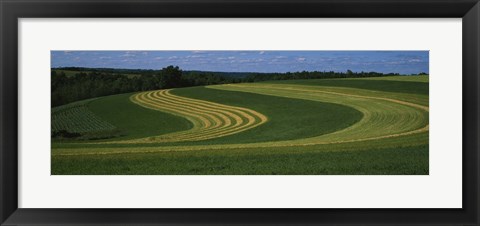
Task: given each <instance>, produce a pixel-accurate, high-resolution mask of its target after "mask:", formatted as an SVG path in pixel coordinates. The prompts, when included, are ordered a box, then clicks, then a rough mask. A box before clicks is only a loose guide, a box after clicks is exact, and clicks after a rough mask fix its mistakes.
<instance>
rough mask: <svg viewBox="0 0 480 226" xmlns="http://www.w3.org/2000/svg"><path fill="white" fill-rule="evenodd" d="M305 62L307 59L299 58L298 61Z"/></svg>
mask: <svg viewBox="0 0 480 226" xmlns="http://www.w3.org/2000/svg"><path fill="white" fill-rule="evenodd" d="M305 60H306V58H305V57H299V58H297V61H300V62H303V61H305Z"/></svg>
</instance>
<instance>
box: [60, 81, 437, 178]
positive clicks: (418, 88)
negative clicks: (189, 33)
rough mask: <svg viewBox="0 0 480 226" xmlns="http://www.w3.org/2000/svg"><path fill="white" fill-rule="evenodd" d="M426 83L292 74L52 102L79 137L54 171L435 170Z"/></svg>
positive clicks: (63, 147) (65, 146)
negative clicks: (59, 103) (275, 78)
mask: <svg viewBox="0 0 480 226" xmlns="http://www.w3.org/2000/svg"><path fill="white" fill-rule="evenodd" d="M428 87H429V85H428V76H394V77H381V78H361V79H357V78H355V79H319V80H288V81H274V82H261V83H239V84H225V85H213V86H206V87H190V88H179V89H172V90H155V91H147V92H140V93H130V94H121V95H113V96H107V97H101V98H96V99H90V100H86V101H81V102H75V103H72V104H69V105H64V106H60V107H57V108H53V109H52V131H55V130H59V129H62V130H66V131H68V132H75V133H79V134H81V136H78V137H75V138H70V139H66V138H59V139H53V140H52V174H59V175H62V174H67V175H68V174H200V175H205V174H229V175H249V174H268V175H270V174H276V175H286V174H296V175H309V174H314V175H324V174H337V175H345V174H347V175H356V174H428V173H429V162H428V159H429V154H428V153H429V152H428V131H429V123H428V122H429V107H428V104H429V98H428V92H429V89H428ZM60 125H61V126H60ZM81 129H84V130H85V129H86V130H85V131H84V130H81Z"/></svg>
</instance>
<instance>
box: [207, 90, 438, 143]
mask: <svg viewBox="0 0 480 226" xmlns="http://www.w3.org/2000/svg"><path fill="white" fill-rule="evenodd" d="M209 88H214V89H221V90H233V91H242V92H254V93H258V94H265V95H273V96H282V97H289V98H299V99H307V100H314V101H325V102H332V103H338V104H343V105H347V106H351V107H353V108H356V109H357V110H359V111H360V112H362V113H363V114H364V117H363V118H362V120H360V122H358V123H356V124H354V125H353V126H351V127H348V128H346V129H344V130H340V131H336V132H333V133H331V134H325V135H322V136H320V137H321V138H320V137H318V138H311V139H313V140H314V141H313V143H315V144H318V143H319V142H320V141H321V140H324V142H320V143H335V142H345V141H358V140H365V139H381V138H385V137H389V136H392V135H395V136H399V135H404V134H410V133H420V132H423V131H428V107H426V106H422V105H418V104H413V103H409V102H405V101H399V100H395V99H389V98H383V97H374V96H361V95H356V94H354V93H340V92H328V91H327V92H326V91H322V90H321V88H319V87H318V86H317V87H311V86H304V85H277V84H248V85H241V84H229V85H221V86H209ZM330 88H331V87H330ZM339 96H341V97H340V98H339ZM303 141H305V142H306V143H310V142H307V140H303Z"/></svg>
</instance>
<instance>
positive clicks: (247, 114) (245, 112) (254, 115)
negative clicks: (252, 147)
mask: <svg viewBox="0 0 480 226" xmlns="http://www.w3.org/2000/svg"><path fill="white" fill-rule="evenodd" d="M166 95H167V96H168V97H169V98H172V99H174V101H175V102H180V103H183V104H186V105H191V103H193V105H192V106H193V107H195V108H200V107H202V108H209V107H210V108H211V109H225V108H223V107H222V106H223V105H220V104H215V103H213V104H209V103H212V102H206V101H200V100H197V101H190V102H191V103H189V102H187V101H184V100H185V99H186V100H188V99H189V98H184V97H179V96H176V95H172V94H170V93H169V92H167V93H166ZM212 107H214V108H212ZM225 110H226V111H224V112H225V113H226V114H229V115H232V113H233V115H234V116H237V114H238V115H240V116H241V117H242V118H244V119H246V121H245V122H246V123H245V124H242V123H239V124H238V126H237V127H236V128H234V129H230V128H223V129H219V130H218V132H219V131H225V130H228V131H225V132H228V134H229V135H231V134H235V133H237V132H239V131H240V132H241V131H245V130H247V129H250V126H251V125H253V124H255V123H256V122H257V121H261V122H266V121H267V120H268V118H267V117H266V116H264V115H262V114H260V113H258V112H255V111H252V110H250V109H245V108H239V107H231V108H230V109H225ZM237 117H238V116H237Z"/></svg>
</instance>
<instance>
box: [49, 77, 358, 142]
mask: <svg viewBox="0 0 480 226" xmlns="http://www.w3.org/2000/svg"><path fill="white" fill-rule="evenodd" d="M173 93H174V94H176V95H181V96H185V97H190V98H197V99H202V100H208V101H212V102H216V103H221V104H227V105H235V106H239V107H246V108H249V109H252V110H256V111H258V112H260V113H262V114H264V115H266V116H267V117H268V118H269V119H268V121H267V123H265V124H263V125H262V126H259V127H256V128H253V129H251V130H247V131H244V132H242V133H238V134H235V135H231V136H226V137H220V138H217V139H211V140H205V141H196V142H178V143H166V144H162V143H160V144H90V145H89V144H78V145H77V144H56V145H55V147H128V146H165V145H168V146H170V145H177V146H178V145H185V144H188V145H203V144H227V143H252V142H260V141H277V140H292V139H299V138H306V137H312V136H318V135H322V134H326V133H330V132H333V131H336V130H340V129H343V128H346V127H348V126H350V125H352V124H354V123H355V122H357V121H359V120H360V119H361V117H362V114H361V113H360V112H359V111H357V110H355V109H353V108H350V107H346V106H342V105H338V104H330V103H320V102H314V101H309V100H299V99H290V98H282V97H274V96H266V95H260V94H251V93H243V92H232V91H221V90H214V89H207V88H204V87H192V88H182V89H175V90H174V91H173ZM128 97H129V95H128V94H127V95H125V94H122V95H114V96H109V97H105V98H100V99H98V100H96V101H94V102H92V103H91V105H90V109H91V110H92V112H94V113H95V114H97V115H98V116H100V117H101V118H103V119H105V120H107V121H108V122H109V123H111V124H113V125H115V126H116V127H117V128H119V129H121V130H123V131H127V132H128V134H129V135H128V136H125V137H120V138H115V139H109V140H107V141H113V140H125V139H133V138H139V137H145V136H152V135H155V134H160V133H159V132H158V130H159V128H161V129H163V130H161V132H162V133H161V134H163V133H166V132H167V129H170V130H171V129H172V128H174V127H175V126H176V125H182V124H181V123H183V121H181V122H178V121H175V120H172V118H173V117H174V116H171V115H169V114H166V113H162V112H159V111H154V110H149V109H146V108H143V107H140V106H138V105H135V104H133V103H132V102H130V100H128ZM265 103H268V104H265ZM111 109H117V110H115V111H112V110H111ZM132 115H135V117H132ZM298 115H301V117H298ZM175 118H178V117H175ZM162 124H163V125H162ZM175 128H176V127H175ZM176 129H177V130H181V129H185V127H178V128H176Z"/></svg>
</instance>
